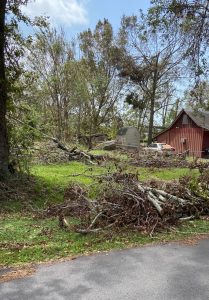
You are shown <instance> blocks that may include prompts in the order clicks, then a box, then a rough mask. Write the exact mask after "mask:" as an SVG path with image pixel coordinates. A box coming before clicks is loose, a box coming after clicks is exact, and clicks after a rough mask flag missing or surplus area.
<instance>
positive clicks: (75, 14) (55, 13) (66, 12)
mask: <svg viewBox="0 0 209 300" xmlns="http://www.w3.org/2000/svg"><path fill="white" fill-rule="evenodd" d="M85 3H86V1H85V0H35V1H34V0H32V2H29V4H28V5H27V6H26V7H23V9H22V10H23V12H24V13H26V14H27V15H29V16H30V17H34V16H43V15H44V16H48V17H50V20H51V22H52V23H54V24H57V25H58V24H61V25H62V24H65V25H68V26H71V25H77V24H79V25H82V24H86V23H88V19H87V10H86V8H85Z"/></svg>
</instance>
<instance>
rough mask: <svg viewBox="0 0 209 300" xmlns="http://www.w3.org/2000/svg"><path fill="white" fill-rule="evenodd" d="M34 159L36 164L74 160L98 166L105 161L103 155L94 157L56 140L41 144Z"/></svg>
mask: <svg viewBox="0 0 209 300" xmlns="http://www.w3.org/2000/svg"><path fill="white" fill-rule="evenodd" d="M34 158H35V162H36V163H44V164H53V163H65V162H69V161H72V160H76V161H83V162H87V163H89V164H96V163H97V162H100V161H103V160H105V157H104V156H103V155H93V154H91V153H89V152H85V151H83V150H79V149H77V147H73V148H72V149H70V148H68V147H67V146H66V145H64V144H62V143H61V142H59V141H58V140H56V139H53V140H50V141H47V142H43V143H39V144H38V145H37V147H36V149H35V153H34Z"/></svg>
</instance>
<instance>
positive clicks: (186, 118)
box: [182, 115, 189, 125]
mask: <svg viewBox="0 0 209 300" xmlns="http://www.w3.org/2000/svg"><path fill="white" fill-rule="evenodd" d="M188 124H189V118H188V116H187V115H183V119H182V125H188Z"/></svg>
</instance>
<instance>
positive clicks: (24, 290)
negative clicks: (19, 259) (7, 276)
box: [0, 240, 209, 300]
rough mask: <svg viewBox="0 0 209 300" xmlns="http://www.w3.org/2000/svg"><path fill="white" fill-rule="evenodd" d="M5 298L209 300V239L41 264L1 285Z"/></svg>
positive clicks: (39, 299) (3, 299) (34, 299)
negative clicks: (23, 276)
mask: <svg viewBox="0 0 209 300" xmlns="http://www.w3.org/2000/svg"><path fill="white" fill-rule="evenodd" d="M0 299H1V300H16V299H18V300H60V299H69V300H81V299H82V300H107V299H108V300H116V299H117V300H125V299H127V300H147V299H149V300H151V299H152V300H155V299H157V300H158V299H159V300H164V299H166V300H172V299H178V300H183V299H186V300H193V299H195V300H197V299H198V300H204V299H205V300H209V240H202V241H200V242H199V243H198V244H197V245H195V246H188V245H180V244H168V245H162V246H148V247H143V248H135V249H129V250H121V251H113V252H110V253H108V254H107V253H103V254H98V255H92V256H88V257H81V258H78V259H76V260H72V261H66V262H61V263H56V264H53V265H49V266H47V265H42V266H39V267H38V268H37V271H36V272H35V273H34V274H33V275H32V276H30V277H26V278H22V279H18V280H13V281H10V282H6V283H2V284H0Z"/></svg>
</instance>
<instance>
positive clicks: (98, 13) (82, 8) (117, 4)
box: [23, 0, 150, 37]
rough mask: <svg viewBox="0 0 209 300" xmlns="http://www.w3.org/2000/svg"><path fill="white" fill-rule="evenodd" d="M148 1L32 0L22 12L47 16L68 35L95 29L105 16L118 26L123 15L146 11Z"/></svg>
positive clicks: (32, 15) (115, 26)
mask: <svg viewBox="0 0 209 300" xmlns="http://www.w3.org/2000/svg"><path fill="white" fill-rule="evenodd" d="M149 5H150V1H149V0H35V1H34V0H31V1H30V3H29V4H28V6H27V7H23V11H24V12H25V13H26V14H28V15H29V16H31V17H34V16H40V15H45V16H49V17H50V20H51V23H52V24H53V26H55V27H63V28H64V29H65V31H66V33H67V36H69V37H71V36H75V35H76V34H77V33H79V32H81V31H83V30H85V29H87V28H94V27H95V25H96V23H97V21H98V20H99V19H104V18H106V19H108V20H109V21H110V22H111V24H112V25H113V27H114V29H117V28H118V27H119V25H120V18H121V16H122V15H123V14H125V15H131V14H136V13H137V12H138V10H139V9H143V10H146V9H147V8H148V7H149Z"/></svg>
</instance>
